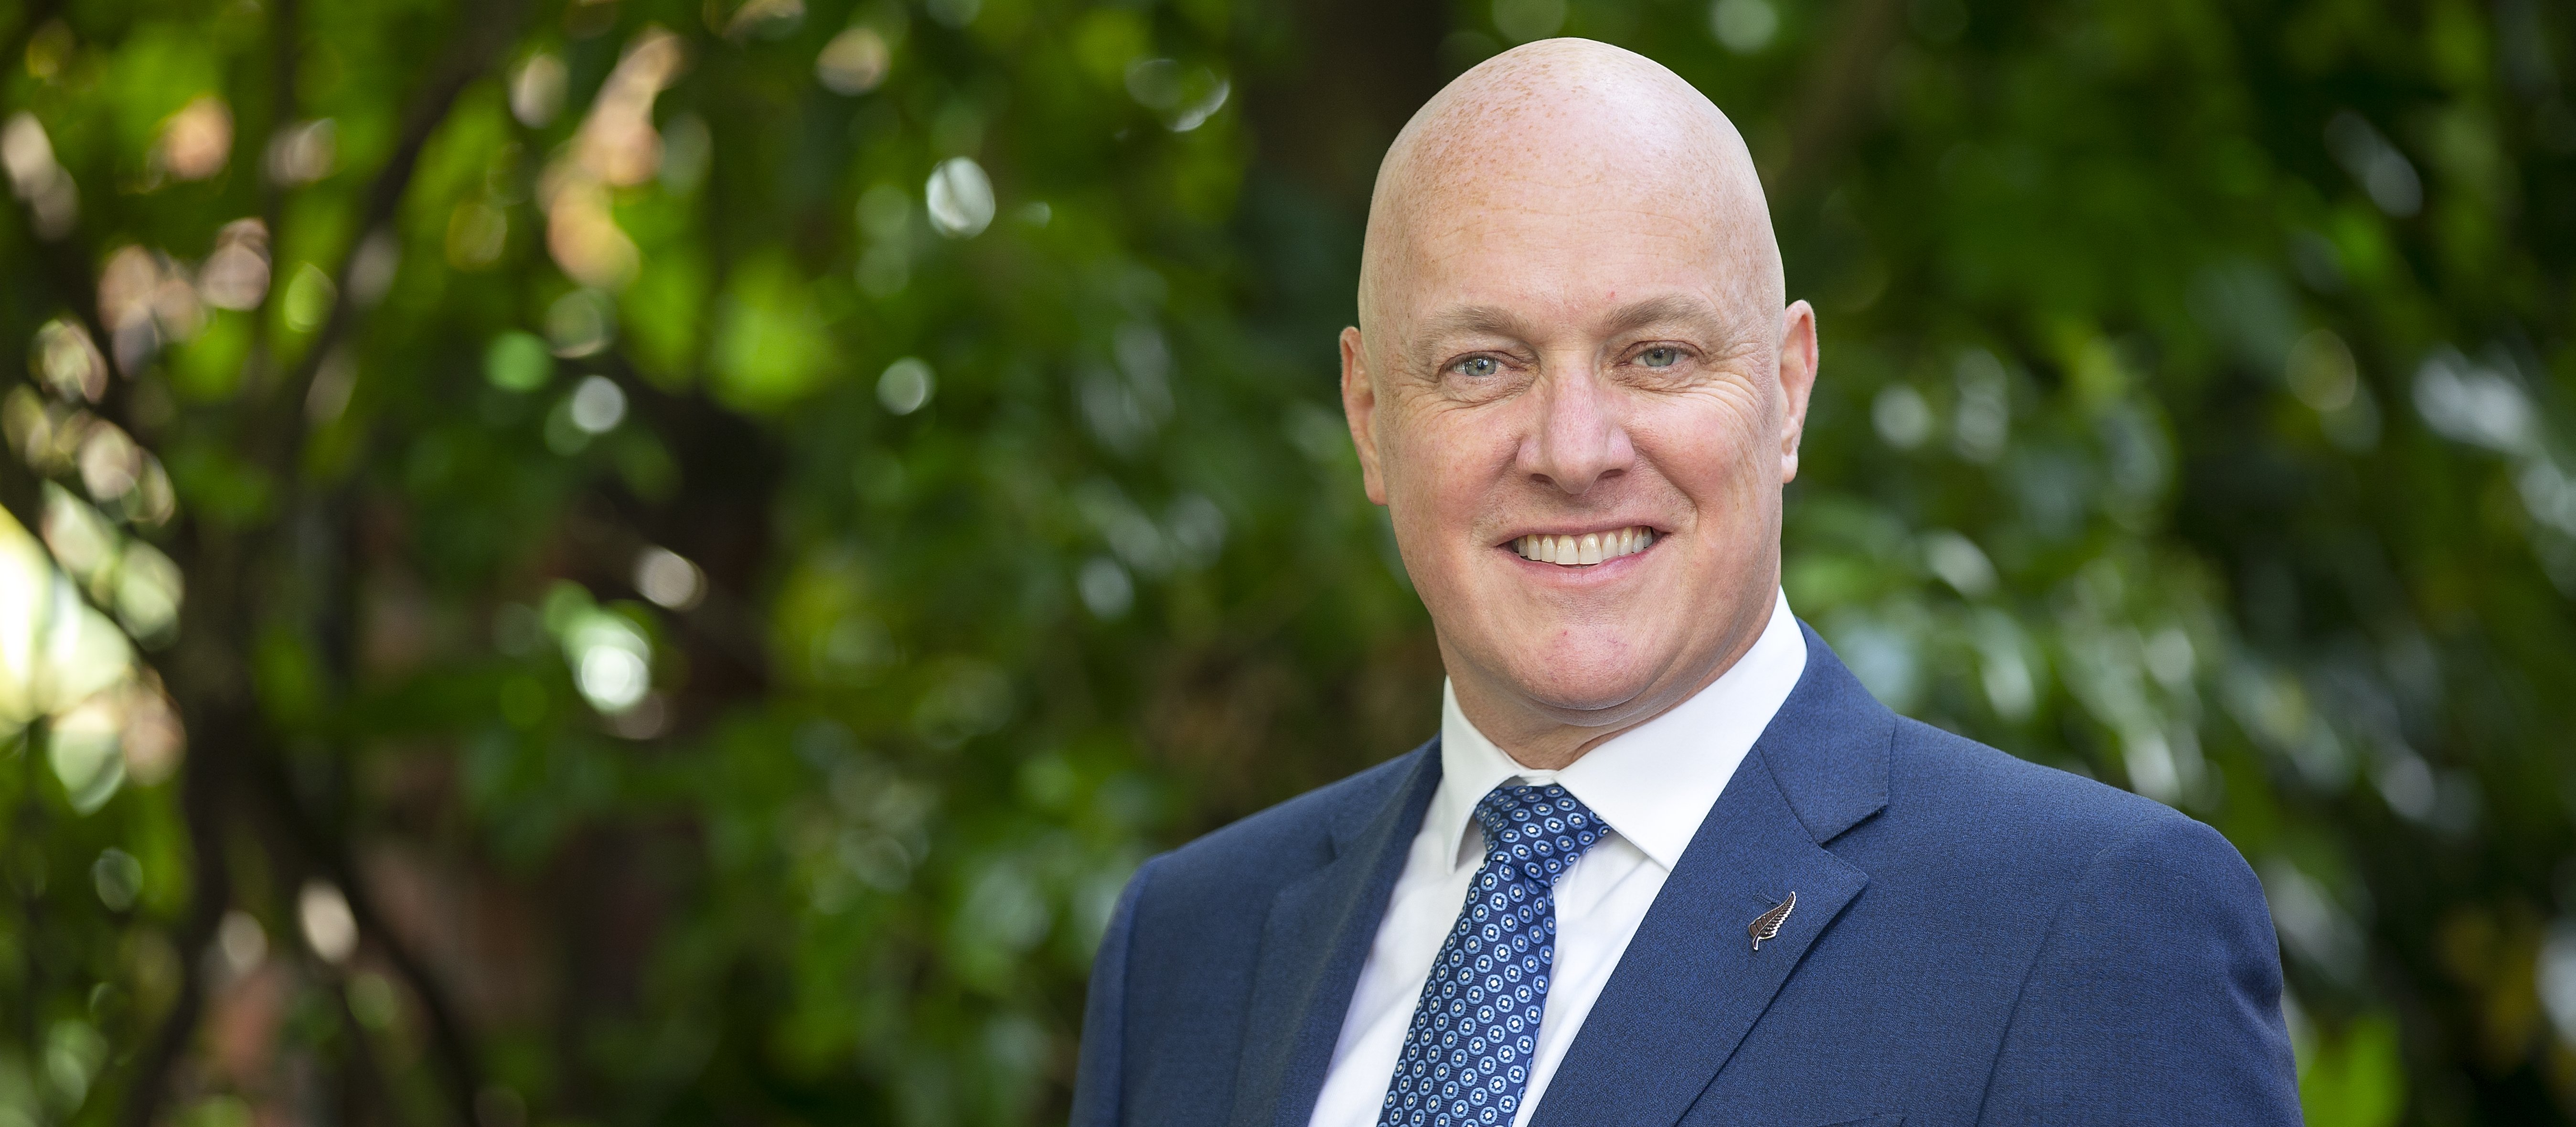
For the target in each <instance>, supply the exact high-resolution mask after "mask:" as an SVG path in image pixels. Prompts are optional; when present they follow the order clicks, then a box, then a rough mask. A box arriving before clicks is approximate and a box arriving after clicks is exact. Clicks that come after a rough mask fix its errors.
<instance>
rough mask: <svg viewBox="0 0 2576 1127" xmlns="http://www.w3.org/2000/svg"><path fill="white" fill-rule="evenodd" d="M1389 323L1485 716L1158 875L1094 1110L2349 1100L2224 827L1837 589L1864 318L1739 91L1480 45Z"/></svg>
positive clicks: (1102, 1064)
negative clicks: (2330, 1083) (1987, 706)
mask: <svg viewBox="0 0 2576 1127" xmlns="http://www.w3.org/2000/svg"><path fill="white" fill-rule="evenodd" d="M1359 320H1360V324H1359V326H1358V327H1357V328H1353V329H1346V330H1344V331H1343V333H1342V342H1341V345H1342V400H1343V405H1344V407H1345V409H1346V411H1347V413H1348V415H1349V420H1350V427H1351V437H1352V439H1353V441H1354V442H1355V443H1356V444H1357V446H1358V449H1359V456H1360V464H1361V467H1362V469H1363V471H1364V476H1365V480H1366V482H1367V487H1368V492H1369V496H1370V498H1371V499H1372V500H1374V501H1376V502H1378V503H1380V504H1383V505H1385V506H1386V507H1387V510H1388V514H1389V516H1390V517H1391V518H1392V519H1393V522H1394V526H1395V533H1396V542H1397V545H1398V546H1399V548H1400V549H1401V550H1402V553H1403V557H1404V565H1405V570H1406V572H1407V573H1408V574H1409V575H1411V576H1412V579H1413V582H1414V585H1415V587H1416V588H1417V589H1418V590H1419V591H1420V592H1421V595H1422V599H1423V602H1424V604H1425V605H1426V606H1427V607H1429V609H1430V611H1431V618H1432V623H1433V626H1434V627H1435V629H1436V630H1437V633H1438V636H1439V641H1440V655H1441V659H1442V661H1443V663H1444V664H1445V665H1446V667H1447V670H1448V673H1449V683H1448V689H1447V691H1446V693H1445V695H1444V698H1443V701H1442V704H1443V712H1442V722H1441V731H1440V737H1439V738H1438V739H1437V740H1434V741H1433V742H1432V743H1430V744H1427V745H1425V746H1424V747H1422V748H1420V749H1418V750H1416V751H1414V752H1412V753H1411V754H1408V755H1405V756H1402V757H1400V758H1397V759H1395V760H1394V761H1392V762H1389V763H1386V764H1383V765H1381V766H1379V767H1377V768H1374V769H1372V770H1369V771H1366V772H1363V773H1361V774H1359V775H1357V776H1354V777H1352V778H1350V779H1346V780H1344V781H1342V782H1340V783H1337V784H1334V785H1332V786H1329V787H1326V788H1324V789H1322V790H1319V791H1316V792H1314V793H1312V794H1308V795H1305V796H1304V797H1301V798H1298V799H1296V800H1294V801H1291V802H1288V803H1286V804H1284V805H1281V806H1279V807H1276V808H1273V809H1271V810H1269V811H1266V812H1264V813H1261V814H1258V815H1255V816H1253V817H1251V818H1248V819H1245V820H1244V821H1242V822H1239V823H1237V824H1235V825H1233V826H1230V827H1227V828H1225V829H1223V830H1219V831H1217V832H1216V833H1213V834H1210V835H1208V836H1207V837H1205V838H1203V839H1201V840H1199V841H1197V842H1194V843H1192V844H1190V845H1188V846H1185V847H1183V848H1181V849H1179V850H1177V851H1175V852H1172V853H1169V854H1166V855H1164V856H1161V857H1158V858H1156V859H1154V860H1153V861H1150V862H1148V863H1147V864H1146V865H1145V866H1144V867H1143V868H1142V869H1141V870H1139V871H1138V872H1137V874H1136V877H1135V879H1134V881H1133V882H1132V883H1131V884H1130V885H1129V886H1128V889H1127V892H1126V895H1125V897H1124V898H1123V899H1122V900H1121V901H1120V903H1119V905H1118V909H1117V913H1116V915H1115V917H1114V919H1113V921H1112V923H1111V925H1110V927H1109V931H1108V934H1107V936H1106V938H1105V939H1104V940H1103V942H1102V944H1101V949H1100V955H1099V961H1098V964H1097V966H1096V968H1095V970H1094V973H1093V978H1092V985H1091V1001H1090V1008H1089V1012H1088V1015H1087V1018H1086V1021H1085V1026H1084V1038H1083V1045H1082V1063H1081V1072H1080V1078H1079V1081H1078V1084H1077V1089H1076V1093H1075V1101H1074V1122H1075V1123H1076V1124H1078V1125H1081V1127H1107V1125H1110V1124H1130V1125H1139V1127H1142V1125H1148V1124H1157V1125H1159V1124H1172V1125H1189V1127H1201V1125H1212V1124H1232V1125H1235V1127H1253V1125H1255V1124H1258V1125H1262V1127H1308V1125H1311V1127H1370V1125H1373V1124H1405V1125H1414V1124H1469V1123H1473V1124H1495V1125H1519V1124H1527V1125H1542V1127H1578V1125H1579V1127H1596V1125H1601V1124H1634V1125H1639V1127H1667V1125H1671V1124H1732V1123H1761V1124H1784V1125H1789V1127H1799V1125H1811V1124H1860V1123H1867V1124H1896V1123H1904V1124H1916V1125H1919V1124H2036V1123H2052V1124H2097V1123H2173V1124H2184V1123H2188V1124H2223V1125H2228V1127H2242V1125H2248V1124H2295V1123H2297V1122H2299V1110H2298V1105H2297V1095H2296V1089H2295V1082H2294V1080H2293V1076H2292V1065H2291V1059H2290V1050H2289V1043H2288V1038H2287V1036H2286V1034H2285V1032H2284V1030H2283V1025H2282V1017H2281V1008H2280V989H2281V982H2280V960H2279V951H2278V948H2277V947H2276V946H2275V943H2274V940H2273V935H2272V929H2271V923H2270V919H2269V916H2268V915H2267V913H2266V912H2265V909H2264V905H2263V899H2262V892H2261V889H2260V887H2259V886H2258V885H2257V884H2256V882H2255V880H2254V877H2253V874H2252V873H2251V872H2250V871H2248V870H2247V868H2246V866H2245V863H2244V861H2243V859H2242V858H2240V857H2239V856H2238V855H2237V854H2236V852H2235V850H2234V849H2233V848H2231V847H2230V846H2229V845H2228V844H2227V842H2226V841H2225V840H2224V839H2222V838H2220V837H2219V836H2218V834H2217V833H2215V832H2214V831H2212V830H2210V829H2209V828H2208V827H2206V826H2203V825H2201V824H2199V823H2197V822H2194V821H2192V820H2190V819H2188V818H2185V817H2183V816H2181V815H2180V814H2177V813H2175V812H2173V811H2172V810H2169V809H2167V808H2165V807H2163V806H2160V805H2157V804H2155V803H2152V802H2148V801H2146V800H2144V799H2140V798H2136V797H2134V796H2131V795H2129V794H2126V793H2124V792H2121V791H2117V790H2114V789H2112V788H2109V787H2106V786H2102V785H2100V784H2097V783H2093V782H2090V781H2087V780H2083V779H2079V778H2076V777H2074V776H2072V775H2067V774H2064V773H2061V772H2057V771H2052V770H2048V769H2046V768H2042V767H2037V766H2034V765H2030V764H2026V763H2023V762H2021V761H2019V760H2016V759H2013V758H2011V757H2009V756H2006V755H2004V754H2002V753H2000V752H1997V751H1994V750H1992V749H1990V748H1986V747H1983V746H1980V745H1978V744H1975V743H1972V742H1970V741H1968V740H1964V739H1961V738H1958V737H1956V736H1952V735H1949V734H1946V733H1944V732H1941V731H1939V730H1937V729H1934V728H1931V727H1927V726H1925V725H1922V724H1918V723H1915V722H1913V721H1910V720H1905V719H1901V718H1899V717H1897V716H1895V715H1893V714H1891V713H1890V712H1888V711H1887V710H1886V709H1885V708H1883V707H1881V706H1880V705H1879V704H1878V703H1877V702H1876V701H1874V700H1872V699H1871V698H1870V696H1869V694H1868V693H1867V691H1866V690H1864V689H1863V688H1861V686H1860V685H1859V683H1858V682H1856V681H1855V680H1853V678H1852V677H1851V675H1850V674H1849V673H1848V672H1846V671H1845V670H1844V669H1843V667H1842V665H1841V664H1840V663H1839V662H1837V661H1836V660H1835V658H1834V655H1833V653H1832V652H1831V651H1830V650H1829V649H1827V648H1826V646H1825V645H1824V643H1823V642H1822V641H1821V640H1820V639H1818V638H1817V637H1816V636H1815V635H1814V634H1813V633H1811V632H1808V631H1806V630H1805V629H1804V628H1802V627H1801V626H1800V625H1799V624H1798V623H1797V622H1796V620H1795V619H1794V618H1792V617H1791V615H1790V613H1789V608H1788V605H1787V602H1786V599H1785V597H1784V596H1783V595H1782V593H1781V591H1780V586H1779V575H1780V549H1779V536H1780V508H1781V486H1782V485H1783V484H1784V483H1785V482H1787V481H1789V480H1790V479H1792V478H1793V477H1794V476H1795V475H1796V473H1797V470H1798V438H1799V434H1800V431H1801V428H1802V427H1803V425H1804V423H1805V418H1806V408H1807V402H1808V391H1809V389H1810V388H1811V387H1812V385H1813V382H1814V380H1815V375H1816V363H1817V347H1816V325H1815V316H1814V313H1813V312H1812V311H1811V310H1810V309H1809V308H1808V307H1807V304H1806V303H1805V302H1788V301H1787V300H1786V296H1785V291H1784V283H1783V280H1782V275H1781V268H1780V259H1779V251H1778V248H1777V246H1776V244H1775V243H1774V241H1773V238H1772V234H1771V229H1770V221H1769V216H1768V213H1767V210H1766V207H1765V204H1764V201H1763V196H1762V190H1761V185H1760V183H1759V182H1758V181H1757V179H1756V178H1755V175H1754V171H1753V167H1752V164H1751V161H1750V159H1749V158H1748V156H1747V154H1746V152H1745V149H1744V145H1743V142H1742V141H1741V139H1740V138H1739V137H1738V136H1737V134H1736V132H1735V130H1734V127H1733V126H1732V125H1731V124H1729V123H1728V121H1727V120H1726V118H1725V117H1724V115H1722V114H1720V113H1719V112H1718V110H1717V108H1716V107H1715V106H1713V105H1711V104H1709V102H1708V100H1707V99H1705V98H1703V97H1701V96H1700V95H1699V93H1698V92H1697V91H1695V90H1693V89H1692V88H1691V87H1690V86H1688V85H1687V84H1685V83H1683V82H1682V81H1681V80H1680V79H1679V78H1676V77H1675V76H1673V75H1672V74H1671V73H1670V72H1668V71H1666V70H1664V69H1663V68H1662V67H1660V66H1657V65H1656V64H1654V63H1652V62H1650V61H1648V60H1645V59H1643V58H1640V57H1638V56H1636V55H1633V54H1630V53H1628V52H1625V51H1621V50H1618V49H1616V48H1611V47H1606V46H1603V45H1600V44H1596V43H1588V42H1583V41H1578V40H1554V41H1549V42H1544V43H1537V44H1532V45H1529V46H1526V47H1522V48H1519V49H1517V50H1514V51H1511V52H1508V53H1506V54H1504V55H1502V56H1500V57H1497V58H1495V59H1493V60H1491V61H1489V62H1487V63H1485V64H1484V65H1482V66H1479V67H1477V68H1476V69H1474V70H1472V71H1470V72H1468V73H1467V74H1466V75H1464V76H1462V77H1461V78H1459V79H1458V80H1457V81H1456V82H1454V83H1452V84H1451V85H1450V86H1449V87H1448V88H1447V89H1446V90H1444V91H1442V92H1441V93H1440V94H1439V96H1437V97H1436V98H1434V99H1433V100H1432V101H1431V103H1430V104H1429V105H1427V106H1425V107H1423V109H1422V111H1421V112H1420V113H1419V114H1417V115H1415V117H1414V119H1413V120H1412V122H1411V123H1410V124H1408V125H1407V126H1406V127H1405V129H1404V131H1403V133H1402V134H1401V135H1400V136H1398V137H1397V139H1396V142H1395V144H1394V146H1393V148H1392V149H1391V150H1390V151H1389V152H1388V154H1387V157H1386V161H1385V164H1384V165H1383V167H1382V168H1381V169H1380V170H1379V173H1378V181H1377V189H1376V194H1375V196H1374V198H1373V199H1372V201H1371V204H1370V213H1369V225H1368V233H1367V246H1366V248H1365V252H1364V254H1363V263H1362V267H1361V274H1360V293H1359Z"/></svg>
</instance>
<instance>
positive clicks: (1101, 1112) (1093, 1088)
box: [1072, 858, 1161, 1127]
mask: <svg viewBox="0 0 2576 1127" xmlns="http://www.w3.org/2000/svg"><path fill="white" fill-rule="evenodd" d="M1156 860H1161V858H1155V859H1153V860H1149V861H1146V862H1145V864H1144V865H1143V866H1142V867H1140V868H1138V869H1137V870H1136V875H1135V876H1133V877H1130V878H1128V880H1127V888H1126V890H1125V891H1123V892H1121V893H1119V894H1118V907H1117V909H1116V910H1115V911H1113V912H1111V913H1110V915H1109V930H1108V932H1107V933H1105V934H1103V935H1102V936H1101V937H1100V951H1099V953H1098V954H1095V955H1093V956H1092V960H1091V992H1090V995H1089V997H1088V999H1087V1000H1086V1001H1085V1002H1084V1004H1083V1010H1082V1057H1081V1062H1080V1063H1079V1064H1078V1065H1076V1066H1075V1069H1074V1077H1073V1120H1072V1127H1115V1125H1116V1124H1118V1123H1119V1122H1121V1119H1120V1114H1121V1107H1122V1104H1123V1102H1124V1101H1123V1098H1122V1097H1123V1095H1124V1093H1123V1092H1122V1090H1121V1089H1122V1087H1123V1080H1124V1078H1125V1072H1126V1070H1125V1067H1124V1057H1125V1055H1126V1054H1125V1051H1124V1050H1125V1046H1126V1039H1127V951H1128V948H1129V946H1130V945H1131V944H1132V942H1133V940H1134V937H1135V930H1136V900H1137V898H1138V897H1140V896H1142V895H1143V894H1144V891H1145V880H1146V878H1147V877H1149V876H1151V875H1152V874H1153V871H1154V861H1156Z"/></svg>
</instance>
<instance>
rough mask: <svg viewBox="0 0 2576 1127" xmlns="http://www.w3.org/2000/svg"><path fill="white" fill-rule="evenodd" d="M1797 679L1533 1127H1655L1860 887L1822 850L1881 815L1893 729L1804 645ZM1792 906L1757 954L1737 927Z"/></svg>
mask: <svg viewBox="0 0 2576 1127" xmlns="http://www.w3.org/2000/svg"><path fill="white" fill-rule="evenodd" d="M1806 639H1807V669H1806V672H1805V673H1804V674H1802V675H1801V676H1800V678H1799V681H1798V687H1797V688H1796V689H1795V690H1793V691H1792V692H1791V693H1790V695H1789V699H1788V700H1787V701H1786V702H1785V703H1783V704H1782V705H1781V708H1780V713H1779V715H1778V716H1776V717H1774V718H1773V720H1772V722H1771V725H1770V727H1768V728H1766V729H1765V730H1764V731H1763V733H1762V738H1761V739H1759V740H1757V741H1756V742H1755V743H1754V746H1753V750H1752V752H1751V753H1750V754H1748V755H1747V756H1746V757H1745V760H1744V763H1743V764H1742V765H1741V766H1740V767H1738V768H1737V769H1736V772H1735V776H1734V778H1732V779H1730V780H1728V782H1727V785H1726V791H1725V793H1724V794H1722V795H1720V796H1719V797H1718V801H1717V805H1716V806H1715V807H1714V808H1713V809H1711V810H1710V811H1709V815H1708V817H1707V818H1706V819H1705V820H1704V821H1702V822H1701V823H1700V828H1699V832H1698V833H1697V834H1696V835H1695V836H1693V838H1692V839H1691V844H1690V847H1689V848H1688V849H1686V850H1684V851H1683V853H1682V858H1681V862H1680V864H1679V865H1678V866H1677V867H1675V869H1674V870H1673V874H1672V876H1671V877H1670V878H1669V879H1667V880H1666V881H1665V882H1664V889H1663V891H1662V892H1661V893H1659V894H1658V895H1657V896H1656V898H1655V905H1654V907H1653V908H1652V909H1650V910H1649V911H1648V912H1647V913H1646V919H1645V921H1644V922H1643V923H1642V924H1640V925H1639V926H1638V928H1637V934H1636V936H1635V937H1634V938H1632V939H1631V940H1629V943H1628V950H1627V953H1626V954H1625V955H1623V956H1622V957H1621V958H1620V960H1619V966H1618V969H1616V970H1615V971H1613V972H1611V976H1610V981H1609V983H1608V984H1607V985H1606V986H1604V987H1603V989H1602V993H1601V998H1600V1000H1599V1001H1598V1002H1596V1003H1594V1005H1593V1008H1592V1012H1591V1015H1590V1016H1589V1017H1587V1018H1586V1019H1585V1020H1584V1023H1583V1029H1582V1031H1581V1032H1579V1033H1577V1034H1576V1035H1575V1039H1574V1044H1573V1045H1572V1046H1571V1047H1570V1048H1569V1049H1568V1050H1567V1052H1566V1055H1565V1060H1564V1062H1563V1063H1562V1064H1561V1065H1559V1066H1558V1068H1557V1071H1556V1075H1555V1078H1554V1079H1553V1080H1551V1081H1550V1082H1549V1085H1548V1089H1547V1092H1546V1094H1545V1095H1543V1096H1542V1097H1541V1098H1540V1101H1539V1107H1538V1110H1537V1112H1536V1113H1535V1114H1534V1116H1533V1117H1532V1119H1531V1127H1606V1125H1611V1124H1620V1125H1627V1127H1668V1125H1670V1124H1672V1123H1673V1122H1675V1121H1677V1120H1678V1119H1680V1118H1681V1115H1682V1113H1683V1112H1684V1111H1687V1110H1688V1109H1689V1108H1690V1106H1691V1104H1692V1103H1693V1102H1694V1101H1695V1100H1697V1099H1698V1098H1699V1093H1700V1092H1701V1091H1702V1090H1703V1089H1705V1088H1707V1086H1708V1083H1709V1081H1710V1080H1711V1079H1712V1078H1714V1077H1715V1076H1716V1075H1717V1071H1718V1069H1719V1068H1720V1067H1722V1066H1723V1065H1724V1064H1725V1063H1726V1060H1727V1058H1728V1057H1729V1056H1731V1055H1733V1054H1734V1052H1735V1048H1736V1046H1737V1045H1738V1044H1739V1043H1740V1042H1742V1041H1743V1039H1744V1035H1745V1032H1746V1031H1747V1030H1749V1029H1751V1028H1752V1027H1753V1023H1754V1021H1755V1020H1757V1019H1759V1018H1760V1017H1761V1016H1762V1013H1763V1011H1764V1010H1765V1009H1767V1008H1769V1006H1770V1005H1771V999H1772V997H1773V996H1774V995H1776V994H1777V993H1778V992H1779V990H1780V987H1781V985H1782V984H1783V983H1785V982H1787V981H1788V980H1789V976H1790V974H1791V973H1792V972H1794V971H1795V970H1796V969H1797V967H1798V964H1799V962H1800V961H1801V960H1803V959H1804V958H1805V957H1806V954H1807V951H1808V949H1809V948H1810V947H1812V946H1814V944H1815V942H1816V940H1817V938H1818V937H1820V936H1822V935H1823V934H1824V933H1825V931H1826V929H1828V928H1830V927H1832V926H1833V923H1834V921H1835V920H1836V919H1838V918H1839V917H1840V916H1841V914H1842V911H1843V909H1844V908H1845V907H1846V906H1848V905H1849V904H1850V903H1851V902H1852V900H1853V898H1855V897H1857V896H1859V895H1860V892H1861V889H1862V887H1863V886H1865V885H1867V884H1868V883H1869V876H1868V874H1866V873H1863V872H1862V871H1860V870H1859V869H1857V868H1854V867H1853V866H1851V865H1850V864H1848V863H1846V862H1844V861H1843V860H1842V859H1841V858H1839V857H1836V856H1834V854H1833V853H1831V852H1829V851H1828V850H1826V849H1825V848H1824V845H1823V843H1824V842H1827V841H1830V840H1832V839H1833V838H1834V837H1836V836H1838V835H1840V834H1841V833H1842V832H1843V831H1844V830H1846V829H1849V828H1851V827H1852V826H1853V825H1855V824H1857V823H1858V822H1860V821H1861V820H1863V819H1865V818H1867V817H1869V816H1870V815H1871V814H1873V813H1875V812H1876V811H1878V810H1879V809H1880V808H1882V807H1884V806H1885V805H1886V802H1887V748H1888V741H1889V739H1890V738H1891V737H1892V735H1893V733H1894V726H1895V718H1894V716H1893V714H1891V713H1889V712H1888V711H1887V710H1886V709H1885V708H1884V707H1881V706H1880V705H1879V704H1878V702H1877V701H1875V700H1873V699H1871V698H1870V696H1869V694H1868V691H1867V690H1865V689H1863V688H1861V686H1860V683H1859V682H1858V681H1856V680H1854V679H1853V678H1852V676H1851V674H1850V673H1849V672H1848V671H1847V670H1845V669H1844V668H1843V666H1842V663H1841V662H1840V661H1838V660H1836V659H1835V657H1834V655H1833V651H1832V650H1831V649H1828V648H1827V647H1826V646H1825V644H1824V640H1823V639H1821V638H1818V637H1816V635H1815V633H1814V632H1813V631H1808V632H1807V635H1806ZM1791 892H1795V893H1797V895H1798V903H1797V906H1796V907H1795V908H1794V909H1793V910H1791V912H1790V913H1789V916H1788V918H1787V919H1786V920H1785V921H1783V922H1782V923H1781V925H1780V930H1779V934H1778V935H1777V936H1776V937H1774V938H1772V939H1768V940H1765V941H1764V942H1763V944H1762V949H1761V950H1759V951H1755V950H1754V949H1753V943H1752V939H1751V936H1749V935H1748V934H1747V933H1746V930H1745V928H1746V925H1747V924H1749V923H1751V922H1752V921H1753V919H1754V917H1756V916H1758V915H1761V914H1762V913H1763V912H1764V911H1766V910H1768V909H1770V908H1771V907H1772V906H1774V905H1776V904H1778V903H1780V902H1781V900H1782V899H1784V898H1785V897H1787V896H1788V895H1789V894H1790V893H1791Z"/></svg>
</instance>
